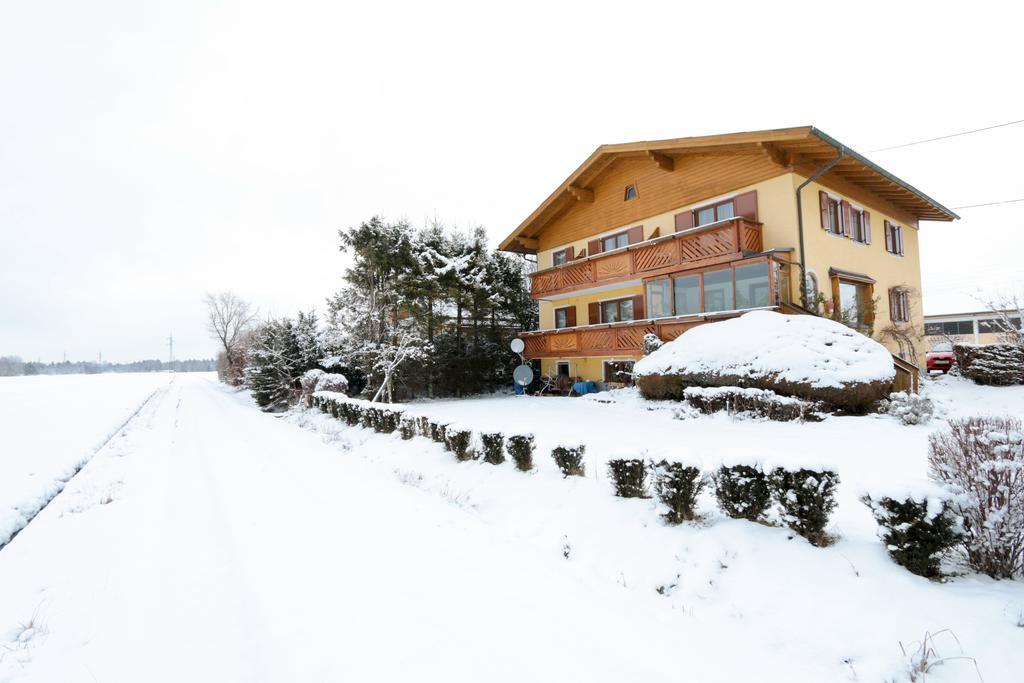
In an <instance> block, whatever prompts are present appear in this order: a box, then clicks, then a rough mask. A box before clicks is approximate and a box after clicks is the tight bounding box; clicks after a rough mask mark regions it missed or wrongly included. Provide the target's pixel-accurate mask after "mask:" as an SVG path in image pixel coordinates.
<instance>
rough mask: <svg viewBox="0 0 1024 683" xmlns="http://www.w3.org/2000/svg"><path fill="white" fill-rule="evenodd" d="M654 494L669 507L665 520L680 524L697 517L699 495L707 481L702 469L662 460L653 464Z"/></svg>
mask: <svg viewBox="0 0 1024 683" xmlns="http://www.w3.org/2000/svg"><path fill="white" fill-rule="evenodd" d="M652 470H653V471H654V494H655V495H656V496H657V497H658V500H660V501H661V503H662V504H663V505H664V506H665V507H667V508H668V512H667V513H666V514H665V521H667V522H668V523H669V524H679V523H680V522H685V521H689V520H692V519H694V518H695V517H696V508H697V496H698V495H700V492H701V490H702V489H703V488H704V486H705V484H706V483H707V481H706V479H705V478H704V477H703V476H701V472H700V469H698V468H696V467H692V466H689V465H684V464H683V463H681V462H669V461H667V460H662V461H661V462H659V463H656V464H654V465H653V466H652Z"/></svg>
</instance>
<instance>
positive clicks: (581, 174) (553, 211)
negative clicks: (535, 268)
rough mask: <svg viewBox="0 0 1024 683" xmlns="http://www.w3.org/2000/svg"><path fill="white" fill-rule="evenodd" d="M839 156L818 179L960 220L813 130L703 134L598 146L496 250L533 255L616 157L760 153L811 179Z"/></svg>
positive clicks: (921, 216) (667, 160) (663, 159)
mask: <svg viewBox="0 0 1024 683" xmlns="http://www.w3.org/2000/svg"><path fill="white" fill-rule="evenodd" d="M840 151H841V152H843V158H842V159H841V160H840V161H839V162H838V163H837V164H836V165H835V166H833V167H832V168H831V169H830V170H829V171H828V172H827V173H826V174H825V175H824V176H822V179H823V180H824V181H825V182H826V183H827V182H828V179H829V177H833V178H838V179H841V180H843V181H845V182H847V183H851V184H853V185H856V186H858V187H861V188H863V189H864V190H867V191H869V192H873V193H875V194H877V195H878V196H880V197H882V198H884V199H885V200H886V201H887V202H889V203H890V204H892V205H893V206H895V207H896V208H898V209H900V210H901V211H903V212H904V213H906V214H907V215H909V216H912V217H913V218H914V219H916V220H929V221H952V220H955V219H957V218H959V216H958V215H956V214H955V213H953V211H951V210H950V209H948V208H946V207H944V206H942V205H941V204H939V203H938V202H936V201H935V200H934V199H932V198H931V197H929V196H928V195H926V194H924V193H923V192H921V191H920V190H918V189H917V188H915V187H913V186H912V185H910V184H908V183H906V182H904V181H903V180H900V179H899V178H897V177H896V176H894V175H893V174H891V173H889V172H888V171H886V170H885V169H883V168H882V167H881V166H878V165H877V164H875V163H874V162H872V161H871V160H869V159H868V158H866V157H865V156H863V155H861V154H859V153H857V152H856V151H854V150H852V149H850V148H849V147H847V146H846V145H844V144H842V143H841V142H839V141H838V140H836V139H835V138H832V137H831V136H829V135H826V134H825V133H823V132H822V131H820V130H818V129H817V128H814V127H813V126H801V127H798V128H779V129H775V130H760V131H751V132H746V133H729V134H725V135H702V136H698V137H689V138H675V139H672V140H651V141H644V142H627V143H622V144H614V145H601V146H600V147H598V148H597V149H596V150H594V153H593V154H591V155H590V156H589V157H588V158H587V160H586V161H584V162H583V163H582V164H581V165H580V166H579V168H577V169H576V170H575V171H573V172H572V174H571V175H570V176H569V177H568V178H566V179H565V181H564V182H563V183H562V184H561V185H559V186H558V188H557V189H556V190H555V191H554V192H552V193H551V195H550V196H548V198H547V199H545V200H544V202H543V203H542V204H541V205H540V206H538V207H537V209H536V210H534V212H533V213H531V214H530V215H529V217H527V219H526V220H525V221H523V222H522V223H521V224H520V225H519V227H517V228H516V229H515V230H514V231H513V232H512V233H511V234H510V235H509V236H508V237H506V238H505V239H504V240H503V241H502V242H501V245H500V246H499V248H500V249H503V250H505V251H514V252H525V253H533V252H536V251H537V236H538V235H539V234H540V233H541V231H542V230H543V229H544V228H545V227H546V226H547V225H548V223H550V222H551V220H553V219H554V218H555V217H556V216H558V215H560V214H561V213H562V212H563V211H564V210H565V209H566V208H567V207H568V206H570V205H572V204H573V203H575V202H577V201H587V200H588V199H589V200H591V201H592V198H593V186H594V185H595V183H596V181H597V180H598V178H599V177H600V176H601V174H602V173H604V171H605V170H607V169H608V167H609V166H610V165H611V164H612V163H613V162H614V161H616V160H617V159H621V158H646V159H649V160H650V161H651V162H652V163H655V164H657V165H658V166H660V167H661V168H663V169H666V170H672V169H673V167H674V165H675V161H676V159H678V158H680V157H683V156H685V155H689V154H714V153H723V152H730V153H749V154H764V155H767V156H768V158H770V159H771V160H772V162H774V163H776V164H778V165H779V166H780V170H781V169H789V170H792V171H795V172H797V173H801V174H803V175H811V174H813V173H814V172H815V171H817V170H818V169H820V168H821V167H822V166H824V165H825V164H827V163H829V162H830V161H832V160H833V159H835V158H836V156H837V155H838V154H839V152H840Z"/></svg>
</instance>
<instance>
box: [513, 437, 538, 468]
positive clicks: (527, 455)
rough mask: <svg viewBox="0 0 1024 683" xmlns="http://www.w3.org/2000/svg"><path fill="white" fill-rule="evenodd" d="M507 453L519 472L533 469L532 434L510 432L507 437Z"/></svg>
mask: <svg viewBox="0 0 1024 683" xmlns="http://www.w3.org/2000/svg"><path fill="white" fill-rule="evenodd" d="M507 448H508V454H509V455H510V456H512V462H514V463H515V464H516V469H518V470H520V471H521V472H529V471H530V470H532V469H533V449H534V441H533V434H512V435H510V436H509V437H508V446H507Z"/></svg>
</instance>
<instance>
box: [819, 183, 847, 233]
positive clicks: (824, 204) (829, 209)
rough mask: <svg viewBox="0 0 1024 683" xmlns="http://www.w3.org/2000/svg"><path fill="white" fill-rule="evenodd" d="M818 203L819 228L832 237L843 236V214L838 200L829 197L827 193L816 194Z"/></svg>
mask: <svg viewBox="0 0 1024 683" xmlns="http://www.w3.org/2000/svg"><path fill="white" fill-rule="evenodd" d="M818 202H819V204H820V205H821V227H822V229H824V230H827V231H828V232H830V233H832V234H833V235H842V234H843V214H842V209H841V207H840V204H839V199H837V198H836V197H832V196H830V195H829V194H828V193H827V192H818Z"/></svg>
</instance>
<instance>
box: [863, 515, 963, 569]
mask: <svg viewBox="0 0 1024 683" xmlns="http://www.w3.org/2000/svg"><path fill="white" fill-rule="evenodd" d="M862 500H863V501H864V503H865V504H866V505H867V506H868V507H869V508H871V514H872V515H874V517H875V521H876V522H878V525H879V526H880V527H882V528H881V529H879V531H878V536H879V538H881V539H882V542H883V543H885V549H886V550H887V551H888V553H889V557H891V558H892V559H893V560H894V561H895V562H896V564H898V565H900V566H902V567H906V568H907V569H908V570H909V571H911V572H913V573H914V574H917V575H918V576H926V577H928V578H937V577H939V576H941V572H940V570H939V561H940V560H941V559H942V555H943V554H944V553H945V552H946V551H947V550H949V549H950V548H952V547H953V546H955V545H956V544H957V543H959V542H960V538H961V536H962V532H961V531H960V528H959V526H960V525H959V520H958V519H957V516H956V515H955V514H954V513H953V511H952V510H951V509H950V505H949V502H948V501H944V500H943V501H929V500H927V499H925V500H920V501H919V500H914V499H913V498H909V497H908V498H905V499H895V498H887V497H885V498H879V499H877V500H876V499H872V498H871V497H870V496H864V498H862Z"/></svg>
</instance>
